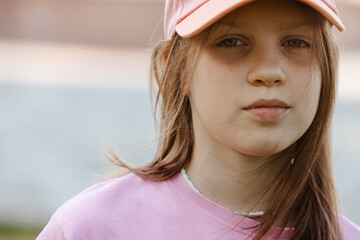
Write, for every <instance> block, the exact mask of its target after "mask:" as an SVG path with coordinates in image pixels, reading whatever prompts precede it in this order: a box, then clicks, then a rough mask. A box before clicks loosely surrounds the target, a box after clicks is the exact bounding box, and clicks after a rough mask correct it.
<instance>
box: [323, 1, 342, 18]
mask: <svg viewBox="0 0 360 240" xmlns="http://www.w3.org/2000/svg"><path fill="white" fill-rule="evenodd" d="M321 1H322V2H323V3H325V4H326V6H328V7H329V8H330V9H331V10H332V11H333V12H334V13H335V14H336V15H339V12H338V10H337V9H336V8H334V7H333V6H332V5H330V4H329V3H328V2H327V1H325V0H321ZM330 1H331V0H330Z"/></svg>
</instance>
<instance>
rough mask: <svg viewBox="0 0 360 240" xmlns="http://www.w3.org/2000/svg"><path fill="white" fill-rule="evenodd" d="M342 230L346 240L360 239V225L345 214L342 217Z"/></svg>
mask: <svg viewBox="0 0 360 240" xmlns="http://www.w3.org/2000/svg"><path fill="white" fill-rule="evenodd" d="M342 230H343V233H344V238H343V239H344V240H354V239H360V227H359V226H358V225H356V224H355V223H354V222H352V221H351V220H350V219H348V218H347V217H345V216H343V217H342Z"/></svg>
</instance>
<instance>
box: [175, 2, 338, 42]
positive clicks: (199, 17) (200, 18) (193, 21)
mask: <svg viewBox="0 0 360 240" xmlns="http://www.w3.org/2000/svg"><path fill="white" fill-rule="evenodd" d="M254 1H255V0H227V1H224V0H211V1H207V2H205V3H204V4H203V5H201V6H200V7H199V8H197V9H196V10H195V11H193V12H192V13H190V14H189V15H188V16H187V17H185V18H184V19H183V20H182V21H180V22H179V23H178V24H176V26H175V31H176V32H177V33H178V34H179V35H180V36H181V37H183V38H189V37H192V36H195V35H197V34H198V33H200V32H202V31H203V30H205V29H206V28H207V27H209V26H210V25H211V24H213V23H215V22H216V21H218V20H220V19H221V18H222V17H224V16H225V15H227V14H228V13H230V12H232V11H234V10H236V9H237V8H239V7H241V6H244V5H246V4H248V3H251V2H254ZM298 1H299V2H302V3H304V4H306V5H308V6H310V7H312V8H313V9H315V10H316V11H318V12H319V13H320V14H322V15H323V16H324V17H325V18H327V19H328V20H329V21H330V22H331V23H332V24H333V25H335V26H336V27H337V29H339V31H341V32H342V31H344V30H345V27H344V25H343V23H342V22H341V19H340V18H339V16H338V15H337V14H336V13H335V12H334V11H333V10H332V9H331V8H330V7H329V6H328V5H326V4H325V3H324V2H323V1H321V0H312V1H309V0H298Z"/></svg>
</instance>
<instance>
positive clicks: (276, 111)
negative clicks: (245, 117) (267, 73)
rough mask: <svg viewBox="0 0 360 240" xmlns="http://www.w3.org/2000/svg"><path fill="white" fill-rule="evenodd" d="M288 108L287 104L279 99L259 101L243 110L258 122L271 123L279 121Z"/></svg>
mask: <svg viewBox="0 0 360 240" xmlns="http://www.w3.org/2000/svg"><path fill="white" fill-rule="evenodd" d="M289 108H290V106H289V105H288V104H286V103H285V102H283V101H281V100H279V99H270V100H267V99H260V100H258V101H255V102H253V103H252V104H250V105H249V106H247V107H245V108H244V110H246V111H247V112H249V113H250V114H251V115H252V116H253V117H254V118H255V119H257V120H259V121H265V122H273V121H278V120H280V119H281V118H282V117H283V116H284V115H285V113H286V112H287V110H288V109H289Z"/></svg>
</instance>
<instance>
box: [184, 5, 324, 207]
mask: <svg viewBox="0 0 360 240" xmlns="http://www.w3.org/2000/svg"><path fill="white" fill-rule="evenodd" d="M259 16H261V17H259ZM308 19H309V17H307V12H306V11H305V10H304V8H303V7H300V6H299V4H298V3H295V1H283V0H282V1H255V2H254V3H250V4H247V5H245V6H243V7H241V8H239V9H237V10H236V11H234V12H232V13H231V14H229V15H227V16H226V17H225V18H223V19H222V20H220V25H219V27H217V28H215V29H214V31H213V32H212V34H211V35H210V37H209V39H208V44H207V46H206V50H205V51H204V53H203V54H202V55H201V56H200V57H199V59H198V62H197V65H196V69H195V73H194V75H193V78H192V79H191V81H190V85H189V98H190V103H191V107H192V114H193V123H194V134H195V144H194V151H193V154H192V157H191V161H190V163H189V165H188V166H185V168H186V170H187V173H188V176H189V178H190V179H191V181H192V182H193V184H194V185H195V186H196V187H197V188H198V189H199V191H200V192H201V193H202V194H204V195H205V196H206V197H208V198H209V199H211V200H213V201H215V202H217V203H219V204H220V205H222V206H224V207H226V208H228V209H231V210H233V211H241V212H246V211H248V210H249V209H251V208H252V207H253V205H254V204H255V202H256V201H257V200H258V199H259V197H260V194H261V192H262V191H263V189H264V186H265V185H266V183H268V181H269V179H271V178H272V176H273V175H274V174H276V172H277V170H278V169H279V167H280V166H277V165H276V164H273V165H272V166H271V168H265V169H263V170H261V171H258V172H257V173H256V174H255V175H254V174H249V172H250V171H252V170H254V169H257V168H259V166H261V164H262V163H264V161H266V160H267V159H268V158H269V157H270V156H272V155H273V154H276V153H279V152H280V151H282V150H284V149H286V148H287V147H289V146H290V145H291V144H293V143H294V142H295V141H296V140H298V139H299V138H300V137H301V136H302V135H303V134H304V133H305V131H306V130H307V129H308V128H309V126H310V124H311V122H312V121H313V119H314V116H315V114H316V110H317V106H318V102H319V95H320V87H321V73H320V67H319V63H318V62H317V60H315V57H314V56H313V54H312V52H311V45H312V39H313V37H312V34H311V29H312V27H311V25H310V23H309V22H307V21H308ZM259 99H280V100H282V101H284V102H285V103H287V104H288V106H289V108H288V109H287V110H286V112H285V114H284V115H283V116H282V117H281V118H280V119H278V120H276V121H262V120H259V119H257V118H256V117H254V116H253V115H252V114H250V113H249V112H248V111H246V110H245V109H244V108H245V107H247V106H248V105H250V104H251V103H253V102H254V101H257V100H259ZM289 164H290V159H289ZM270 199H271V198H270V196H265V198H264V199H263V200H262V201H260V202H259V204H258V205H257V206H256V207H255V208H254V209H253V211H258V210H266V208H267V205H268V203H269V201H271V200H270Z"/></svg>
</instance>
